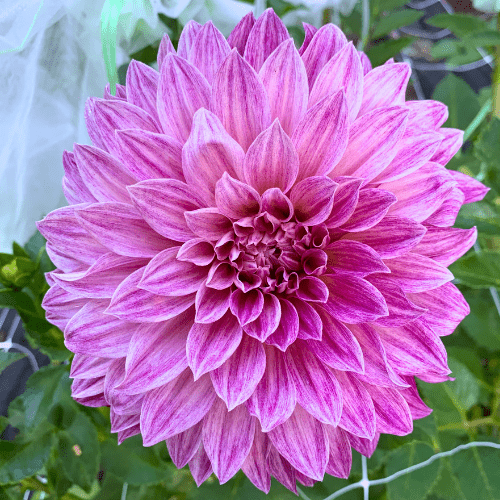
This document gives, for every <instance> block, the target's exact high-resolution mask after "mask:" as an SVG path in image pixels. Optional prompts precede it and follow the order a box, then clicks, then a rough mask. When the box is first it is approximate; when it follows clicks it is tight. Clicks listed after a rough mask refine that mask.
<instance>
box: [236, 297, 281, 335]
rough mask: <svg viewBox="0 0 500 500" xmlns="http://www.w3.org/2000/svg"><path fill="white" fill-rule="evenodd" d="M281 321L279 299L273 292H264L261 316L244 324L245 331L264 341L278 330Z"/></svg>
mask: <svg viewBox="0 0 500 500" xmlns="http://www.w3.org/2000/svg"><path fill="white" fill-rule="evenodd" d="M280 321H281V305H280V301H279V299H278V298H277V297H276V296H274V295H271V294H264V305H263V307H262V312H261V314H260V315H259V317H258V318H257V319H256V320H254V321H252V322H250V323H247V324H246V325H245V326H244V328H243V329H244V330H245V333H247V334H248V335H250V336H252V337H254V338H256V339H257V340H260V341H261V342H263V341H264V340H266V339H267V338H268V337H269V335H271V334H272V333H273V332H275V331H276V329H277V328H278V326H279V324H280Z"/></svg>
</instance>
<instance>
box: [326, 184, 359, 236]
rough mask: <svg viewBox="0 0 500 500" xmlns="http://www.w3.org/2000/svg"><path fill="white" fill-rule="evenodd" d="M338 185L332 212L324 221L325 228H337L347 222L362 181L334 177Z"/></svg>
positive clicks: (354, 205)
mask: <svg viewBox="0 0 500 500" xmlns="http://www.w3.org/2000/svg"><path fill="white" fill-rule="evenodd" d="M333 180H334V181H335V182H337V183H338V185H339V186H338V188H337V190H336V191H335V198H334V200H333V206H332V211H331V213H330V215H329V217H328V219H327V220H326V221H325V224H326V227H329V228H330V227H338V226H341V225H342V224H344V223H345V222H347V221H348V220H349V218H350V217H351V215H352V214H353V212H354V210H355V208H356V205H357V204H358V199H359V190H360V187H361V184H362V183H363V179H357V178H355V177H334V178H333Z"/></svg>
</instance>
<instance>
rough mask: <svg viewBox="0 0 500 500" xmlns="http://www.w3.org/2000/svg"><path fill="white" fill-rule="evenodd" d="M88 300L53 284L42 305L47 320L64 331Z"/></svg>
mask: <svg viewBox="0 0 500 500" xmlns="http://www.w3.org/2000/svg"><path fill="white" fill-rule="evenodd" d="M87 302H88V299H82V298H78V297H76V296H75V295H73V294H71V293H69V292H67V291H66V290H64V289H63V288H61V287H60V286H59V285H52V286H51V287H50V289H49V290H47V293H46V294H45V296H44V298H43V301H42V307H43V308H44V309H45V313H46V317H47V321H49V322H50V323H52V324H53V325H56V326H57V327H58V328H60V329H61V330H62V331H64V329H65V328H66V325H67V324H68V321H69V320H70V319H71V318H72V317H73V316H74V315H75V314H76V313H77V312H78V311H79V310H80V309H81V308H82V307H83V306H84V305H85V304H87Z"/></svg>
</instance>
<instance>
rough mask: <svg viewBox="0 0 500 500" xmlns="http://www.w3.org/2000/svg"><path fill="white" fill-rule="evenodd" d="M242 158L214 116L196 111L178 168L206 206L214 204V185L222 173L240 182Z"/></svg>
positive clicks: (239, 148) (234, 142)
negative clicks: (180, 167)
mask: <svg viewBox="0 0 500 500" xmlns="http://www.w3.org/2000/svg"><path fill="white" fill-rule="evenodd" d="M244 158H245V153H244V151H243V149H242V148H241V146H240V145H239V144H238V143H237V142H236V141H235V140H234V139H233V138H232V137H231V136H230V135H229V134H228V133H227V132H226V130H225V129H224V127H223V125H222V123H221V122H220V120H219V119H218V118H217V116H215V115H214V114H213V113H211V112H210V111H208V110H206V109H203V108H202V109H199V110H198V111H197V112H196V113H195V115H194V117H193V126H192V129H191V133H190V135H189V139H188V141H187V142H186V144H185V145H184V148H183V150H182V168H183V171H184V176H185V178H186V182H187V183H188V184H189V186H190V187H191V188H192V189H194V190H195V192H196V193H197V194H198V196H200V197H201V198H202V199H203V200H204V201H205V202H206V203H207V205H214V204H215V196H214V195H215V185H216V183H217V181H218V180H219V179H220V178H221V177H222V174H223V173H224V172H227V173H228V174H229V175H231V176H232V177H239V178H240V179H243V159H244Z"/></svg>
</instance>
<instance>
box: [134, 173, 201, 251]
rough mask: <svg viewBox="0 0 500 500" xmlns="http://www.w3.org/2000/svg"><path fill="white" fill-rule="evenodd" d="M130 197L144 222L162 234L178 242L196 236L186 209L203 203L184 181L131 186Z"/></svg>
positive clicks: (145, 182)
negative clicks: (188, 223) (187, 218)
mask: <svg viewBox="0 0 500 500" xmlns="http://www.w3.org/2000/svg"><path fill="white" fill-rule="evenodd" d="M129 193H130V197H131V198H132V201H133V202H134V203H135V205H136V206H137V208H138V209H139V211H140V213H141V215H142V216H143V217H144V219H145V221H146V222H147V223H148V224H149V225H150V226H151V227H152V228H153V229H154V230H155V231H156V232H157V233H159V234H161V235H162V236H165V237H166V238H171V239H173V240H175V241H188V240H190V239H191V238H193V237H194V234H193V232H192V231H191V230H190V229H189V227H188V226H187V224H186V219H185V217H184V212H186V211H190V210H196V209H198V208H200V207H202V206H203V201H202V199H201V198H200V197H199V196H198V195H197V194H196V193H195V192H193V190H192V189H191V188H190V187H189V186H188V185H187V184H184V183H183V182H180V181H177V180H175V179H151V180H148V181H141V182H138V183H137V184H134V185H133V186H130V187H129Z"/></svg>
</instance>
